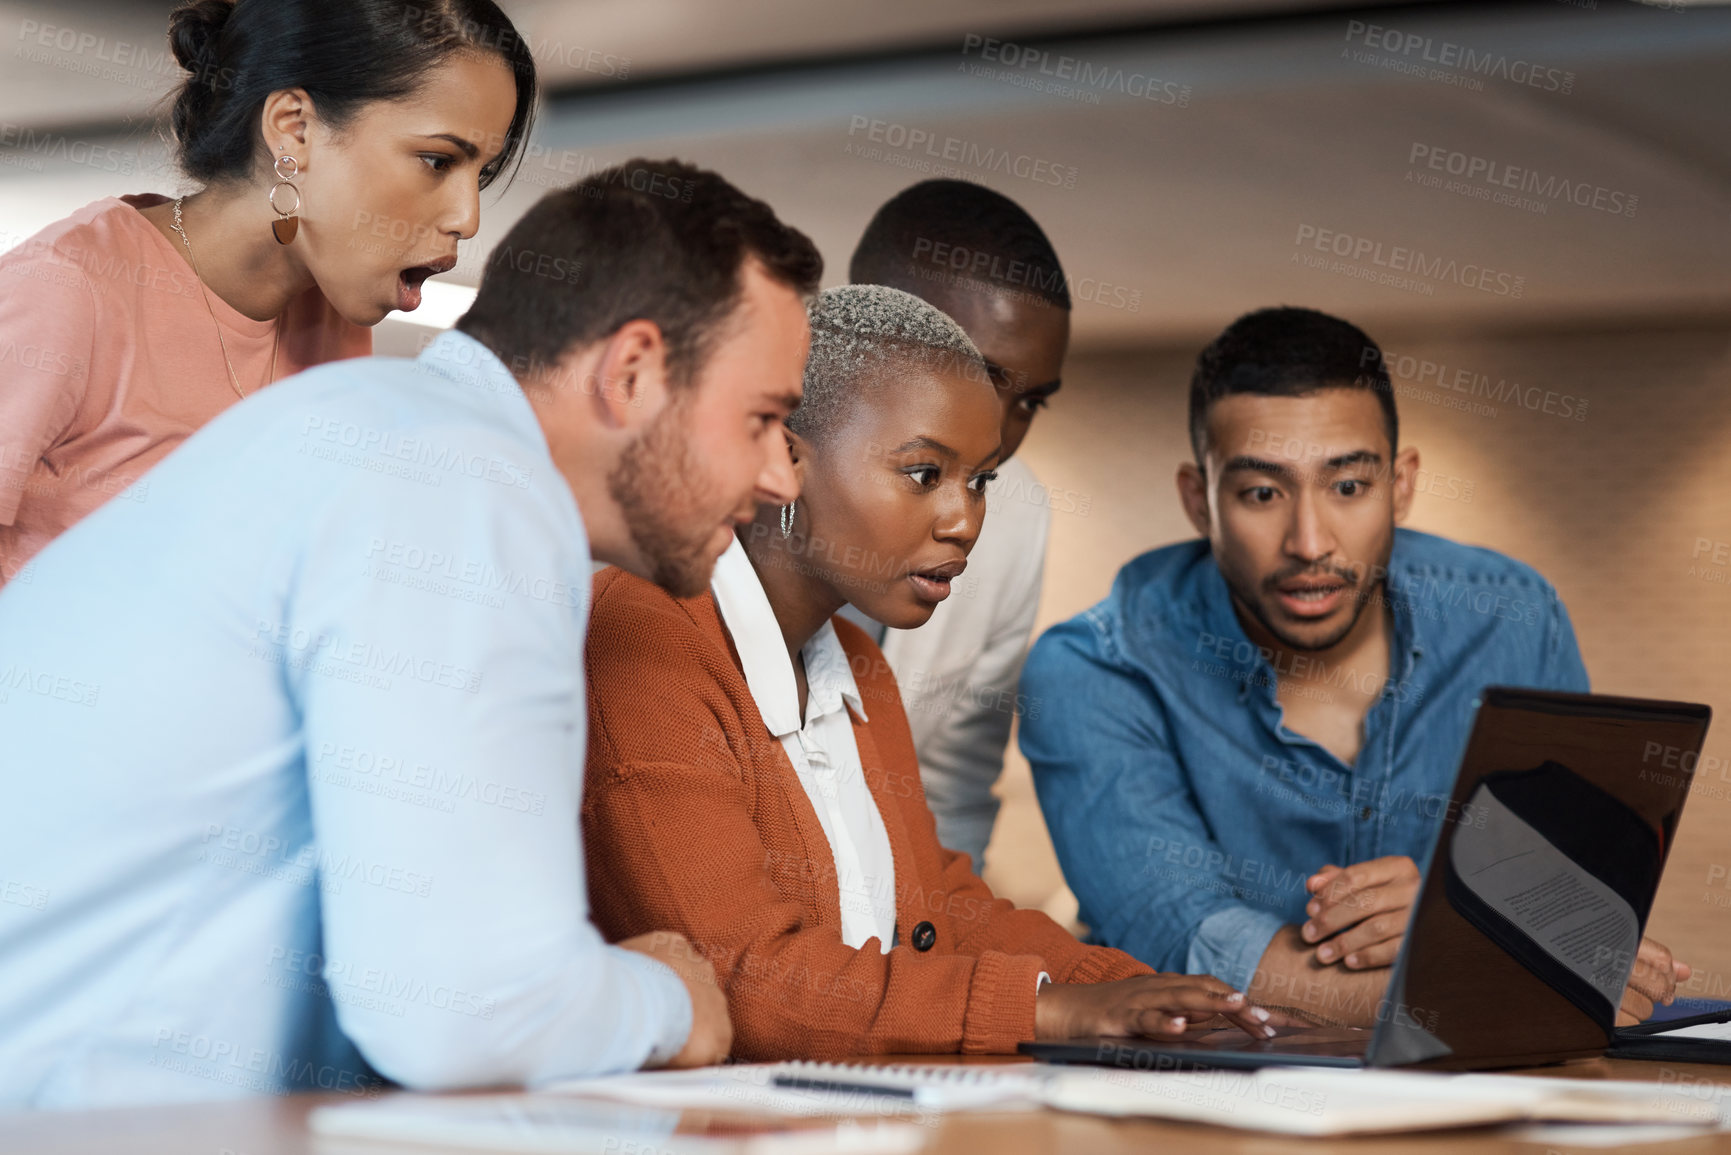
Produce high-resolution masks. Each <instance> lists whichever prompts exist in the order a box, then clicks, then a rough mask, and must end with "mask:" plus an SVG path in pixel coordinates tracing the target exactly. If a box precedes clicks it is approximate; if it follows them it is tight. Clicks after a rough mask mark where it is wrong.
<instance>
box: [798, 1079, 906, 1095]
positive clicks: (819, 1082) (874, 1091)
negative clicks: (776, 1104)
mask: <svg viewBox="0 0 1731 1155" xmlns="http://www.w3.org/2000/svg"><path fill="white" fill-rule="evenodd" d="M770 1082H771V1083H773V1084H774V1085H775V1086H777V1087H784V1088H786V1089H787V1090H790V1091H841V1092H850V1093H851V1092H858V1093H861V1094H866V1095H890V1096H893V1097H895V1098H897V1099H912V1098H913V1097H914V1088H912V1087H884V1086H879V1085H877V1084H873V1083H841V1082H837V1081H836V1080H834V1079H811V1078H807V1077H806V1076H804V1075H777V1076H775V1078H773V1079H771V1080H770Z"/></svg>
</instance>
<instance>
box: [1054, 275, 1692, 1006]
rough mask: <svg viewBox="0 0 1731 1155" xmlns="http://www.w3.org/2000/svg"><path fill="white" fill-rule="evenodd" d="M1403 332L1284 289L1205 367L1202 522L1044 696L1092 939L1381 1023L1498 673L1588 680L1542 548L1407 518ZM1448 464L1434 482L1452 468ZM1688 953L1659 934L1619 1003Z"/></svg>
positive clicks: (1062, 631)
mask: <svg viewBox="0 0 1731 1155" xmlns="http://www.w3.org/2000/svg"><path fill="white" fill-rule="evenodd" d="M1397 433H1398V424H1397V418H1396V413H1395V404H1394V393H1393V388H1392V384H1391V382H1390V380H1389V377H1388V373H1387V370H1386V369H1385V368H1384V365H1383V361H1382V354H1381V351H1380V350H1379V349H1378V348H1377V346H1376V345H1375V344H1374V343H1373V342H1372V341H1371V340H1370V338H1368V337H1367V336H1365V334H1364V333H1363V332H1361V331H1360V330H1359V329H1357V328H1355V327H1354V326H1352V325H1349V324H1347V323H1346V322H1344V321H1340V320H1337V319H1335V318H1333V317H1328V316H1325V315H1324V314H1321V313H1317V312H1314V311H1312V310H1308V309H1291V308H1281V309H1264V310H1261V311H1259V312H1255V313H1251V314H1249V315H1247V316H1245V317H1242V318H1240V319H1239V320H1238V321H1236V322H1234V323H1233V324H1232V325H1231V326H1229V327H1228V328H1227V329H1226V331H1225V332H1224V333H1222V334H1221V335H1220V336H1219V337H1218V338H1216V339H1215V341H1214V342H1213V343H1212V344H1211V345H1209V347H1208V348H1207V349H1205V350H1203V352H1202V355H1201V357H1200V358H1199V360H1198V362H1197V367H1196V372H1195V375H1194V376H1193V378H1192V381H1191V389H1190V437H1191V442H1192V446H1193V448H1194V450H1195V454H1196V460H1195V462H1194V463H1190V462H1186V463H1184V464H1183V465H1182V466H1181V467H1180V468H1179V471H1178V490H1179V494H1180V497H1181V499H1182V500H1183V502H1184V508H1185V512H1186V513H1187V514H1188V516H1189V518H1190V521H1191V523H1192V524H1193V525H1195V527H1196V529H1197V531H1198V532H1199V533H1201V534H1202V535H1203V538H1202V540H1197V541H1189V542H1183V543H1181V544H1178V545H1173V546H1167V547H1165V548H1163V549H1157V550H1154V551H1152V552H1150V553H1146V554H1143V555H1142V556H1141V557H1139V558H1137V559H1135V560H1134V561H1132V562H1130V564H1128V565H1126V566H1125V567H1124V568H1123V570H1121V571H1120V572H1119V574H1118V578H1117V581H1116V582H1115V583H1114V585H1113V589H1112V593H1111V594H1110V595H1109V596H1108V597H1107V598H1106V600H1105V601H1103V602H1101V603H1100V604H1099V605H1097V606H1095V607H1094V608H1093V609H1091V610H1089V611H1087V612H1086V613H1084V614H1081V615H1080V616H1078V617H1076V618H1073V619H1071V620H1070V621H1068V622H1065V623H1063V624H1061V625H1059V626H1056V627H1055V628H1053V629H1052V630H1051V631H1049V632H1048V633H1047V634H1046V635H1045V636H1043V637H1042V638H1041V639H1040V641H1039V643H1038V644H1037V645H1036V646H1035V647H1034V650H1033V652H1032V654H1031V655H1030V656H1029V658H1028V662H1027V666H1026V668H1025V670H1024V672H1023V674H1022V687H1021V688H1022V692H1023V693H1024V694H1026V695H1028V697H1029V698H1030V699H1031V700H1036V701H1038V700H1044V701H1045V702H1047V703H1049V704H1050V706H1051V708H1049V709H1044V710H1041V711H1039V712H1038V713H1035V712H1032V711H1030V712H1029V714H1028V715H1027V716H1026V717H1024V718H1023V719H1022V726H1021V746H1022V751H1023V753H1024V754H1026V755H1027V758H1028V761H1029V762H1030V763H1031V764H1032V766H1033V770H1034V783H1035V786H1036V788H1037V790H1038V792H1039V797H1040V805H1041V808H1042V809H1043V810H1044V812H1045V817H1046V822H1047V825H1048V826H1049V827H1050V829H1051V832H1052V839H1053V842H1054V844H1055V845H1056V848H1057V852H1058V859H1059V861H1060V863H1061V864H1062V865H1063V868H1064V874H1065V876H1066V878H1067V879H1068V880H1069V883H1070V886H1071V887H1072V888H1073V889H1074V890H1075V892H1076V895H1077V897H1078V898H1079V899H1080V900H1081V918H1082V920H1083V921H1084V922H1086V923H1087V924H1088V925H1089V926H1090V927H1091V928H1092V930H1093V934H1094V937H1095V938H1096V939H1097V940H1098V941H1100V942H1103V943H1106V944H1108V945H1110V946H1115V947H1118V948H1120V949H1123V950H1126V951H1128V952H1130V953H1131V954H1133V955H1135V956H1136V957H1137V958H1139V959H1141V960H1142V961H1144V962H1146V963H1148V964H1149V965H1150V966H1153V967H1155V968H1157V969H1159V970H1165V971H1189V972H1198V973H1200V972H1206V973H1209V974H1213V975H1216V976H1218V977H1219V978H1221V979H1223V980H1225V981H1226V982H1228V983H1231V984H1232V985H1233V986H1234V987H1236V988H1238V989H1240V990H1244V991H1247V992H1249V993H1250V994H1251V996H1252V997H1253V998H1255V999H1256V1000H1257V1001H1258V1002H1259V1003H1265V1004H1266V1005H1269V1006H1280V1007H1284V1008H1287V1009H1289V1010H1292V1011H1294V1012H1297V1013H1298V1014H1300V1015H1301V1016H1302V1017H1304V1018H1307V1019H1309V1020H1312V1021H1317V1022H1339V1023H1352V1024H1361V1025H1367V1024H1369V1023H1370V1022H1373V1021H1374V1019H1375V1017H1376V1014H1377V1008H1378V1002H1379V1000H1380V998H1381V995H1382V991H1383V988H1384V987H1385V986H1386V983H1387V976H1388V967H1389V965H1390V964H1391V963H1392V962H1393V961H1394V957H1395V954H1396V952H1397V951H1398V950H1399V947H1400V942H1401V938H1402V937H1403V935H1404V934H1405V930H1406V922H1407V917H1408V914H1409V908H1410V907H1411V905H1412V902H1413V901H1414V899H1415V897H1416V893H1417V889H1418V882H1419V877H1420V872H1419V868H1418V866H1417V862H1421V861H1423V860H1424V859H1426V858H1427V857H1428V855H1429V853H1430V848H1431V844H1432V842H1433V840H1434V838H1435V835H1436V832H1437V830H1438V828H1439V826H1440V824H1441V822H1442V821H1444V820H1445V818H1446V819H1448V820H1454V821H1462V820H1470V816H1467V815H1462V814H1453V813H1449V807H1450V793H1451V788H1452V786H1453V782H1454V774H1455V769H1456V766H1457V764H1458V762H1459V759H1460V754H1461V750H1462V747H1463V745H1464V743H1465V740H1466V736H1467V732H1468V730H1469V729H1470V723H1471V719H1472V714H1473V710H1474V707H1475V705H1476V703H1477V697H1478V694H1479V692H1480V690H1481V689H1482V688H1483V687H1485V686H1487V685H1493V684H1502V685H1517V686H1535V687H1542V688H1545V689H1551V690H1571V691H1582V692H1584V691H1585V690H1586V689H1587V688H1588V687H1587V671H1586V669H1585V668H1584V667H1583V665H1582V664H1581V655H1580V651H1579V650H1578V649H1577V647H1576V645H1575V635H1574V631H1573V629H1572V628H1571V626H1570V624H1569V616H1568V612H1567V611H1566V610H1565V609H1564V608H1563V604H1562V602H1561V601H1560V600H1559V599H1558V597H1557V594H1556V591H1555V590H1553V589H1552V588H1551V586H1550V584H1549V583H1547V582H1546V581H1545V579H1544V578H1542V577H1541V576H1539V574H1538V573H1536V572H1535V571H1533V570H1532V569H1531V568H1529V567H1528V566H1525V565H1522V564H1521V563H1519V562H1517V561H1514V560H1512V559H1510V558H1507V557H1504V556H1502V555H1501V554H1497V553H1493V552H1492V551H1490V550H1486V549H1479V548H1475V547H1472V546H1464V545H1457V544H1455V543H1453V542H1450V541H1447V540H1444V539H1442V538H1438V537H1433V536H1430V535H1428V534H1422V533H1416V532H1414V531H1411V530H1405V529H1396V528H1395V525H1396V523H1397V522H1399V521H1401V520H1403V519H1404V518H1405V516H1406V514H1407V511H1408V509H1409V508H1410V506H1411V503H1412V498H1413V494H1414V492H1415V489H1416V487H1417V486H1418V485H1419V484H1420V481H1421V470H1420V468H1419V454H1418V450H1417V449H1415V448H1413V447H1411V446H1406V447H1399V442H1398V438H1397ZM1433 484H1434V482H1433ZM1687 976H1688V970H1687V968H1686V967H1685V966H1683V964H1680V963H1678V964H1673V962H1672V960H1671V957H1670V954H1669V952H1668V951H1666V950H1665V948H1663V947H1662V946H1659V945H1658V944H1656V943H1652V942H1650V941H1649V942H1646V943H1643V946H1642V952H1641V958H1640V961H1639V963H1638V964H1637V966H1636V973H1635V975H1634V977H1633V979H1632V980H1631V987H1630V990H1629V992H1628V993H1627V994H1626V996H1625V999H1624V1007H1623V1009H1624V1012H1625V1013H1624V1014H1623V1015H1620V1016H1619V1019H1620V1021H1628V1022H1634V1021H1638V1020H1639V1019H1641V1018H1644V1017H1645V1016H1646V1015H1647V1014H1648V1013H1650V1012H1651V1009H1652V1008H1651V1000H1654V999H1659V1000H1663V1001H1667V1002H1668V1001H1670V999H1671V997H1672V994H1673V992H1674V990H1675V985H1676V981H1677V979H1678V978H1686V977H1687Z"/></svg>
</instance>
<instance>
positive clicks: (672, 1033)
mask: <svg viewBox="0 0 1731 1155" xmlns="http://www.w3.org/2000/svg"><path fill="white" fill-rule="evenodd" d="M614 954H615V955H616V956H618V958H619V959H620V961H621V962H623V963H624V964H625V966H626V967H627V968H628V969H629V970H632V971H634V972H636V975H637V978H638V980H639V985H640V987H641V989H642V992H643V1005H644V1007H645V1009H646V1010H647V1011H648V1012H649V1015H650V1021H651V1022H653V1023H659V1024H660V1025H661V1030H660V1032H659V1033H658V1034H656V1035H655V1036H654V1041H655V1045H654V1046H653V1047H652V1048H651V1049H650V1051H649V1055H648V1057H647V1058H645V1059H644V1060H643V1065H644V1066H645V1067H659V1066H663V1065H665V1064H666V1063H667V1062H668V1061H669V1060H671V1059H672V1058H673V1056H675V1055H677V1054H678V1053H679V1052H680V1051H682V1050H684V1049H685V1041H686V1039H688V1038H690V1037H691V996H690V994H688V993H687V992H686V990H685V982H684V980H683V979H681V978H680V977H679V976H678V975H676V974H674V973H673V970H672V968H670V967H668V966H667V965H666V964H665V963H660V962H657V961H655V960H654V959H652V958H650V957H649V956H648V955H646V954H639V953H638V952H637V951H634V950H624V949H620V948H615V949H614Z"/></svg>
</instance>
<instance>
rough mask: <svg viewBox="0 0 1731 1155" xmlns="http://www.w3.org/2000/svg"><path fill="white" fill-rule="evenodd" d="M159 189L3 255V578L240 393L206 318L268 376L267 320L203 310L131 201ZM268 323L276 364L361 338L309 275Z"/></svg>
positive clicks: (181, 268) (253, 378)
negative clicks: (278, 340)
mask: <svg viewBox="0 0 1731 1155" xmlns="http://www.w3.org/2000/svg"><path fill="white" fill-rule="evenodd" d="M167 199H168V198H166V197H163V196H159V195H156V194H154V193H152V194H145V195H141V196H127V197H108V198H105V199H103V200H99V201H96V202H95V203H93V204H89V205H86V206H84V207H83V208H81V209H79V210H78V211H77V212H75V213H73V214H72V215H71V216H69V217H67V218H65V219H64V220H60V221H56V222H55V223H54V224H51V225H49V226H48V227H47V228H45V229H43V230H42V231H41V232H39V233H37V234H36V235H35V236H33V237H31V238H30V239H29V240H27V241H25V242H24V243H23V244H21V245H19V246H18V247H17V248H15V249H12V250H11V251H9V252H7V253H5V254H0V585H4V584H5V583H6V582H7V581H10V580H11V579H12V578H13V577H15V576H17V575H18V574H19V572H20V571H21V570H22V569H23V568H24V564H25V563H26V562H28V561H29V560H30V558H31V557H33V556H35V554H36V553H37V551H39V550H40V549H42V547H43V546H45V545H47V544H48V543H49V542H50V541H52V540H53V539H54V538H55V536H56V535H58V534H60V533H61V532H63V531H64V530H66V529H67V528H68V527H70V526H71V525H72V524H73V523H75V522H77V521H78V520H79V519H80V518H82V517H83V516H84V515H85V514H87V513H89V512H91V511H92V510H94V509H95V508H96V507H97V506H99V505H101V504H102V503H103V502H105V501H107V500H108V499H109V498H111V497H113V496H115V495H116V494H119V493H121V492H122V491H123V490H124V491H125V492H126V496H127V498H128V499H129V500H133V501H146V500H149V485H150V483H149V481H148V479H146V480H144V481H142V482H140V483H139V484H138V485H137V486H135V487H133V488H130V489H129V488H128V487H129V486H132V485H133V482H134V481H137V480H138V478H139V477H140V475H142V474H143V473H144V472H145V471H146V470H148V469H149V468H150V467H151V466H153V465H155V464H156V463H157V462H158V461H161V460H162V459H163V458H164V457H166V456H167V455H168V454H169V453H170V452H171V451H172V450H173V449H174V448H175V446H177V445H179V444H180V443H181V442H182V441H184V440H186V439H187V438H188V437H189V436H191V435H192V434H193V432H195V431H196V430H197V429H198V428H199V427H200V426H202V425H204V424H205V422H207V421H209V420H210V419H211V418H213V417H215V416H216V415H217V414H219V413H221V412H222V411H223V410H224V409H227V408H228V407H229V406H230V405H233V404H234V403H235V402H236V401H238V400H239V398H238V397H236V396H235V392H234V387H233V386H232V385H230V384H229V377H228V368H227V366H226V365H225V364H224V363H223V351H222V346H220V345H219V344H218V343H217V336H216V326H217V324H220V325H221V326H222V335H223V340H224V341H225V342H227V345H228V357H229V360H230V361H232V362H233V363H234V373H235V376H236V377H238V378H239V379H240V387H241V388H242V389H243V390H245V391H246V393H247V394H248V396H250V395H251V394H252V392H253V391H254V390H255V389H258V388H260V387H261V386H263V385H264V384H265V374H266V372H267V371H268V370H269V368H270V358H271V344H272V341H273V339H274V337H275V332H276V322H274V321H254V320H253V319H252V318H250V317H247V316H245V315H243V314H241V313H239V312H237V311H236V310H235V309H234V308H233V307H232V306H230V305H229V304H228V303H227V302H226V301H224V300H223V299H222V298H221V297H218V296H217V295H216V294H214V293H212V294H210V306H209V308H206V306H205V303H204V294H202V293H201V292H200V291H199V285H198V280H197V278H196V277H195V276H194V275H193V272H192V266H191V264H189V263H188V262H187V259H186V252H185V250H184V249H179V248H176V246H175V245H173V244H171V243H170V241H169V238H167V237H165V236H163V235H162V233H160V232H158V231H157V229H156V227H155V226H154V225H152V224H151V223H150V222H149V221H148V220H146V219H145V218H144V216H143V214H141V213H140V212H138V211H137V210H139V209H142V208H148V207H149V206H151V205H153V204H161V203H163V202H164V201H166V200H167ZM212 310H214V311H215V313H216V321H215V322H214V323H213V322H212V320H211V311H212ZM281 323H282V326H283V330H282V345H281V348H280V349H278V351H277V359H276V377H278V378H282V377H287V376H289V375H290V374H292V373H298V372H300V371H301V370H302V369H306V368H309V367H310V366H313V365H318V364H321V363H323V362H326V361H336V360H340V359H342V358H344V357H362V356H366V355H368V354H370V353H371V352H372V351H373V334H372V330H370V329H367V328H365V327H363V326H360V325H354V324H351V323H350V322H348V321H345V320H343V318H342V317H341V316H340V315H338V313H337V311H336V310H335V309H333V308H332V307H331V305H330V302H328V301H326V300H325V297H324V294H323V293H321V292H319V290H318V289H317V288H313V289H309V290H307V291H306V292H305V293H303V294H302V295H301V296H299V297H297V298H295V300H294V301H293V302H291V303H290V305H289V307H288V310H287V311H286V312H285V313H284V314H283V316H282V318H281Z"/></svg>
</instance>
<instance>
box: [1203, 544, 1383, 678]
mask: <svg viewBox="0 0 1731 1155" xmlns="http://www.w3.org/2000/svg"><path fill="white" fill-rule="evenodd" d="M1387 566H1388V557H1387V556H1386V555H1385V556H1384V557H1383V559H1382V565H1381V568H1380V569H1379V570H1376V571H1372V572H1386V569H1387ZM1314 568H1315V567H1312V566H1296V567H1289V568H1287V569H1283V570H1281V571H1280V572H1279V573H1276V574H1274V575H1272V576H1270V577H1269V578H1267V579H1265V580H1264V581H1263V583H1262V587H1261V588H1260V589H1244V588H1241V587H1240V585H1239V583H1238V581H1237V580H1236V579H1235V578H1234V577H1233V576H1231V575H1228V574H1226V573H1225V571H1222V576H1223V577H1225V578H1226V584H1227V586H1228V588H1230V589H1231V590H1232V594H1233V597H1234V598H1235V599H1236V600H1237V602H1238V604H1239V605H1241V606H1243V607H1244V608H1245V609H1246V610H1247V611H1249V613H1250V616H1251V617H1253V618H1255V619H1256V622H1257V624H1258V625H1260V626H1261V627H1262V628H1263V629H1264V630H1266V631H1268V633H1269V635H1270V636H1272V637H1273V638H1274V640H1275V641H1277V642H1279V643H1280V644H1281V645H1282V646H1284V647H1286V648H1287V649H1289V650H1293V651H1295V652H1297V653H1301V654H1315V653H1321V652H1322V651H1324V650H1331V649H1333V648H1334V647H1335V646H1337V645H1339V644H1340V643H1341V641H1342V639H1344V638H1345V637H1346V636H1347V635H1348V634H1350V633H1352V631H1353V628H1354V627H1355V626H1357V625H1358V619H1359V618H1361V617H1362V616H1364V611H1365V607H1367V606H1369V605H1372V604H1375V603H1377V602H1379V601H1380V600H1381V599H1379V598H1377V597H1376V596H1375V594H1376V588H1375V585H1374V583H1373V584H1372V585H1371V586H1370V587H1368V588H1366V587H1364V586H1361V584H1360V582H1361V580H1362V579H1360V578H1359V577H1358V576H1357V575H1355V574H1353V573H1351V572H1350V571H1349V570H1345V569H1342V568H1341V567H1339V566H1325V567H1323V569H1324V571H1325V572H1326V573H1327V574H1328V575H1329V576H1331V577H1337V578H1340V579H1341V580H1342V581H1343V582H1345V583H1347V585H1349V586H1350V587H1351V592H1350V593H1349V594H1348V595H1347V596H1348V598H1349V599H1350V601H1351V604H1352V615H1351V616H1350V617H1348V618H1347V620H1346V624H1345V625H1343V626H1341V627H1340V629H1338V630H1336V631H1335V632H1334V633H1332V634H1330V635H1328V636H1327V637H1325V638H1321V639H1318V640H1316V641H1306V640H1304V639H1303V638H1295V637H1293V636H1292V635H1291V634H1288V633H1287V632H1286V631H1285V630H1283V629H1281V628H1280V626H1278V625H1276V624H1275V623H1274V622H1273V621H1272V620H1270V617H1269V615H1268V614H1267V613H1265V612H1263V608H1262V607H1263V600H1262V599H1263V598H1264V597H1265V596H1268V595H1271V594H1272V593H1273V592H1274V589H1275V587H1276V586H1278V585H1279V584H1280V583H1281V582H1283V581H1286V580H1288V579H1289V578H1294V577H1297V576H1298V575H1299V574H1308V573H1310V572H1312V570H1313V569H1314Z"/></svg>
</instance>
